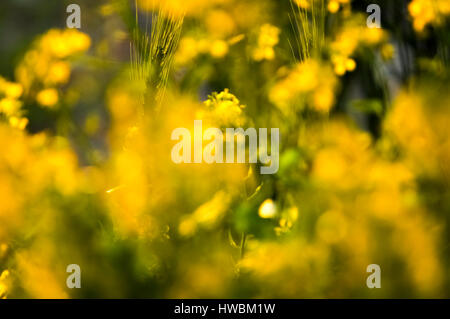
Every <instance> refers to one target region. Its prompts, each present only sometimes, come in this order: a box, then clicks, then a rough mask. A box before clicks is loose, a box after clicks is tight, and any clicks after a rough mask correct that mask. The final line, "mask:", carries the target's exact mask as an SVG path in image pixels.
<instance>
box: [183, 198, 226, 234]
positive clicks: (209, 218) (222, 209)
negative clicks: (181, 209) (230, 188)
mask: <svg viewBox="0 0 450 319" xmlns="http://www.w3.org/2000/svg"><path fill="white" fill-rule="evenodd" d="M230 202H231V195H230V194H227V193H225V192H224V191H219V192H218V193H216V194H215V195H214V197H213V198H212V199H211V200H210V201H209V202H206V203H205V204H203V205H201V206H200V207H199V208H197V209H196V210H195V212H194V213H192V214H191V215H189V216H187V217H185V218H184V219H183V220H182V221H181V223H180V225H179V227H178V231H179V233H180V234H181V235H182V236H186V237H189V236H192V235H193V234H194V233H195V232H196V230H197V229H198V228H206V229H210V228H212V227H214V226H215V225H217V223H218V222H220V220H221V219H222V218H223V217H224V214H225V213H226V211H227V210H228V208H229V205H230Z"/></svg>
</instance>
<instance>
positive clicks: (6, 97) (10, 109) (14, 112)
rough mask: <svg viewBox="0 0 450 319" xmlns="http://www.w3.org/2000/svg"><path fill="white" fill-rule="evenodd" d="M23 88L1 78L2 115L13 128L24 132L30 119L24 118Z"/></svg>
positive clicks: (0, 109)
mask: <svg viewBox="0 0 450 319" xmlns="http://www.w3.org/2000/svg"><path fill="white" fill-rule="evenodd" d="M22 93H23V88H22V85H20V84H19V83H14V82H9V81H7V80H5V79H4V78H2V77H1V76H0V114H2V115H4V116H5V117H6V119H7V121H8V122H9V124H10V125H11V126H12V127H16V128H18V129H21V130H23V129H24V128H25V127H26V126H27V124H28V119H27V118H25V117H23V116H22V112H21V107H22V102H21V101H20V100H19V99H20V97H21V96H22Z"/></svg>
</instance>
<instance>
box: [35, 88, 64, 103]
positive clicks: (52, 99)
mask: <svg viewBox="0 0 450 319" xmlns="http://www.w3.org/2000/svg"><path fill="white" fill-rule="evenodd" d="M36 100H37V102H38V103H39V104H40V105H42V106H47V107H52V106H54V105H55V104H56V103H58V100H59V97H58V91H56V89H45V90H42V91H40V92H39V93H38V95H37V96H36Z"/></svg>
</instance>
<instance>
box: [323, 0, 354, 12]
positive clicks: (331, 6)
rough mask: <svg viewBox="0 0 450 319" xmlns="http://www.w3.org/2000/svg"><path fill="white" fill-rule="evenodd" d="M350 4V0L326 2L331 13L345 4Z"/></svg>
mask: <svg viewBox="0 0 450 319" xmlns="http://www.w3.org/2000/svg"><path fill="white" fill-rule="evenodd" d="M349 4H350V0H330V1H329V2H328V6H327V9H328V11H329V12H331V13H336V12H338V11H339V9H340V8H341V7H343V6H347V5H349Z"/></svg>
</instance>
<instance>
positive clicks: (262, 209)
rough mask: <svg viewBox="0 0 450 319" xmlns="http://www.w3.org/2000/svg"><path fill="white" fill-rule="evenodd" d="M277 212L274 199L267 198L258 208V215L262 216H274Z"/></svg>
mask: <svg viewBox="0 0 450 319" xmlns="http://www.w3.org/2000/svg"><path fill="white" fill-rule="evenodd" d="M276 214H277V207H276V205H275V203H274V202H273V200H271V199H266V200H265V201H264V202H263V203H262V204H261V205H260V206H259V209H258V215H259V217H261V218H274V217H275V216H276Z"/></svg>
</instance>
